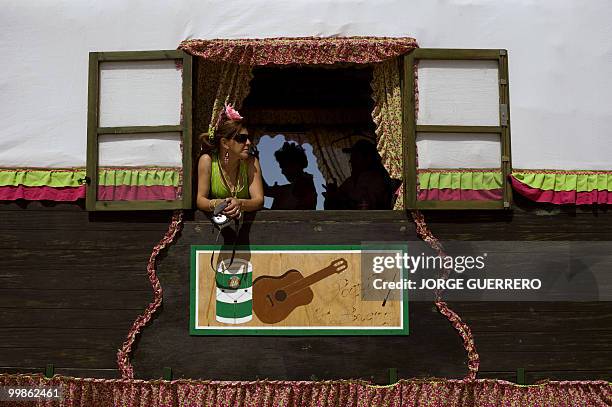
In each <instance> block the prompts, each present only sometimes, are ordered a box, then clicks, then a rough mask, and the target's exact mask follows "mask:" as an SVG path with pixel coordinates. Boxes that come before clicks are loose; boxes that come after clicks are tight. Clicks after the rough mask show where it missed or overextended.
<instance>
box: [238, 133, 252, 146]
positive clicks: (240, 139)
mask: <svg viewBox="0 0 612 407" xmlns="http://www.w3.org/2000/svg"><path fill="white" fill-rule="evenodd" d="M234 140H236V141H237V142H238V143H241V144H244V143H246V141H247V140H249V141H251V142H252V141H253V139H252V138H251V136H250V135H248V134H236V135H235V136H234Z"/></svg>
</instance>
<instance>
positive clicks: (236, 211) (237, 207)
mask: <svg viewBox="0 0 612 407" xmlns="http://www.w3.org/2000/svg"><path fill="white" fill-rule="evenodd" d="M225 201H226V202H227V203H228V205H227V207H226V208H225V209H224V210H223V214H224V215H225V216H227V217H229V218H239V217H240V212H241V211H242V202H241V201H240V200H239V199H236V198H227V199H226V200H225Z"/></svg>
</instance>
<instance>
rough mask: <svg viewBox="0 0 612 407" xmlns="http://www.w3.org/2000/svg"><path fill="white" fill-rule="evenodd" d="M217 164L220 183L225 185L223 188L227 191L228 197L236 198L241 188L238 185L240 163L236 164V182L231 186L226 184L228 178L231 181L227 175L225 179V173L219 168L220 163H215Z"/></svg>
mask: <svg viewBox="0 0 612 407" xmlns="http://www.w3.org/2000/svg"><path fill="white" fill-rule="evenodd" d="M217 164H218V165H219V173H220V174H221V181H222V182H223V184H224V185H225V188H226V189H227V190H228V192H229V193H230V195H231V196H232V197H233V198H236V196H237V195H238V192H239V191H240V189H241V188H242V187H241V185H240V162H238V168H237V170H236V182H234V183H233V185H232V184H230V183H229V182H228V178H229V179H231V178H230V176H229V174H228V176H227V178H226V177H225V171H224V170H223V167H222V166H221V162H219V161H217ZM232 186H233V188H232Z"/></svg>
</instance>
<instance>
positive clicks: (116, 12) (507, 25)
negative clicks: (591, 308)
mask: <svg viewBox="0 0 612 407" xmlns="http://www.w3.org/2000/svg"><path fill="white" fill-rule="evenodd" d="M610 21H612V2H611V1H609V0H588V1H584V0H537V1H536V0H508V1H498V0H413V1H410V2H408V1H402V0H396V1H389V0H377V1H369V0H337V1H329V0H328V1H323V0H292V1H288V0H282V1H281V0H270V1H264V0H248V1H247V0H236V1H231V2H230V1H225V2H218V1H203V0H198V1H196V0H190V1H183V2H177V1H170V0H165V1H162V0H159V1H129V2H128V1H123V0H108V1H104V2H101V1H93V0H80V1H66V0H55V1H36V2H34V1H23V0H4V1H3V2H2V12H1V13H0V30H2V33H1V35H0V53H1V55H2V56H3V62H2V64H0V124H1V125H0V167H27V166H29V167H67V166H68V167H71V166H84V165H85V152H86V126H87V64H88V52H89V51H120V50H156V49H175V48H176V47H177V45H178V44H179V42H180V41H181V40H184V39H188V38H247V37H259V38H262V37H276V36H289V37H293V36H353V35H369V36H393V37H397V36H411V37H414V38H416V39H417V40H418V41H419V44H420V46H421V47H439V48H505V49H507V50H508V53H509V75H510V108H511V126H512V158H513V166H514V167H515V168H558V169H612V131H611V130H610V123H611V122H612V98H610V97H609V96H610V95H612V80H611V79H610V74H611V73H612V24H610Z"/></svg>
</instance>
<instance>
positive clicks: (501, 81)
mask: <svg viewBox="0 0 612 407" xmlns="http://www.w3.org/2000/svg"><path fill="white" fill-rule="evenodd" d="M499 84H500V85H507V84H508V81H507V80H506V79H500V80H499Z"/></svg>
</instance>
